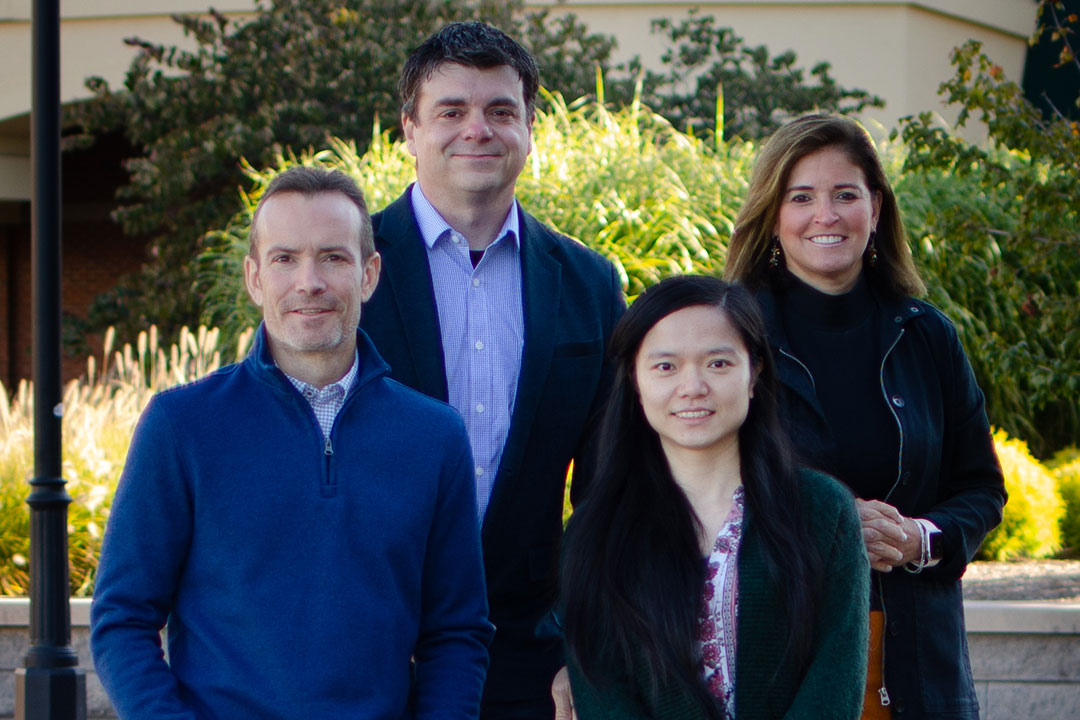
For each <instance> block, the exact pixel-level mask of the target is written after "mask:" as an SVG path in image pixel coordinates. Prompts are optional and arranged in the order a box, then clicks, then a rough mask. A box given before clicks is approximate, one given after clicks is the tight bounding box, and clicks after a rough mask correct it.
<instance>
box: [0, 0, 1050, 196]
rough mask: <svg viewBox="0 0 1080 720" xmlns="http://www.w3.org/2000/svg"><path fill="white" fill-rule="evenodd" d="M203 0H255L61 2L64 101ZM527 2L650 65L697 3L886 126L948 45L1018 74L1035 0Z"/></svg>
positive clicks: (10, 46) (7, 1) (24, 159)
mask: <svg viewBox="0 0 1080 720" xmlns="http://www.w3.org/2000/svg"><path fill="white" fill-rule="evenodd" d="M210 4H213V5H214V7H216V8H217V9H219V10H221V11H223V12H227V13H229V14H241V13H245V12H251V11H252V9H253V8H254V2H253V0H225V1H224V2H211V0H63V2H61V12H62V27H61V96H62V101H63V102H71V101H76V100H79V99H81V98H85V97H86V96H87V92H86V89H85V86H84V84H83V81H84V79H85V78H86V77H88V76H90V75H100V76H102V77H105V78H106V79H108V80H109V82H110V84H111V85H112V86H114V87H117V86H120V85H121V84H122V83H123V80H124V75H125V73H126V70H127V68H128V66H129V64H130V62H131V58H132V57H133V50H132V48H130V47H128V46H126V45H124V44H123V40H124V38H127V37H131V36H140V37H143V38H146V39H148V40H153V41H156V42H161V43H166V44H173V43H183V42H184V38H183V36H182V33H181V32H180V30H179V28H178V26H177V25H176V24H175V23H173V22H172V20H171V19H170V17H169V15H170V14H171V13H174V12H180V13H197V12H203V11H205V9H206V8H207V7H208V6H209V5H210ZM529 5H530V6H531V7H536V8H540V7H546V8H549V9H550V10H551V11H552V14H556V15H557V14H562V13H563V12H573V13H575V14H577V15H578V16H579V17H580V18H581V19H582V20H583V21H584V22H585V23H586V24H587V26H588V27H589V28H590V29H591V30H593V31H594V32H604V33H608V34H612V35H615V36H616V38H617V39H618V42H619V51H618V52H619V57H620V58H622V59H626V58H628V57H630V56H632V55H633V54H640V55H641V56H642V58H643V60H645V61H646V62H656V61H657V60H658V58H659V56H660V53H661V51H662V47H663V46H662V43H661V38H659V37H657V36H655V35H652V34H651V33H650V21H651V20H652V19H654V18H659V17H672V18H679V17H684V16H686V14H687V12H688V11H689V9H690V8H691V7H697V8H698V9H699V12H701V13H712V14H714V15H715V16H716V17H717V20H718V24H719V25H721V26H730V27H732V28H733V29H734V30H735V32H736V34H738V35H740V36H741V37H743V38H744V39H745V40H746V41H747V43H749V44H751V45H758V44H764V45H767V46H768V48H769V50H770V52H771V53H772V54H774V55H775V54H778V53H780V52H782V51H784V50H787V49H793V50H794V51H795V52H796V54H797V56H798V61H799V64H800V65H801V66H802V67H804V68H806V69H807V71H808V70H809V68H810V67H812V66H813V65H814V64H816V63H818V62H820V61H828V62H829V63H831V65H832V74H833V76H834V77H835V78H836V79H837V81H838V82H839V83H840V84H841V85H843V86H845V87H856V88H862V89H864V90H867V91H869V92H871V93H874V94H876V95H879V96H880V97H882V98H883V99H885V101H886V107H885V108H884V109H882V110H874V111H872V112H870V113H868V117H869V118H870V119H872V120H875V121H877V122H880V123H881V124H882V125H884V126H885V127H886V128H889V127H892V126H894V125H895V124H896V121H897V119H898V118H900V117H903V116H904V115H909V114H912V113H917V112H920V111H923V110H937V111H940V112H942V114H943V115H944V116H945V117H946V118H947V119H951V117H954V116H955V114H952V115H950V113H949V112H948V111H947V110H945V108H944V107H943V106H942V105H941V104H940V100H939V98H938V97H937V88H938V85H939V84H940V83H941V82H942V81H944V80H946V79H947V78H949V77H950V76H951V74H952V73H951V67H950V65H949V61H948V55H949V51H950V50H951V49H952V48H953V47H955V46H957V45H959V44H961V43H962V42H964V41H965V40H967V39H969V38H975V39H978V40H981V41H982V42H983V45H984V47H985V50H986V52H987V53H988V54H989V55H990V57H992V58H993V59H994V61H995V62H997V63H998V64H1000V65H1001V66H1002V67H1003V68H1004V70H1005V74H1006V76H1008V77H1010V78H1012V79H1014V80H1017V81H1019V79H1020V77H1021V75H1022V72H1023V62H1024V54H1025V52H1026V38H1027V35H1029V34H1030V33H1031V31H1032V29H1033V25H1034V14H1035V10H1034V7H1035V6H1034V3H1033V2H1032V0H928V1H926V2H896V1H889V0H861V1H856V0H831V1H828V2H822V1H821V0H787V1H784V2H781V1H780V0H756V1H754V2H746V1H745V0H744V1H742V2H736V1H732V0H711V1H709V2H701V3H685V2H672V1H670V0H650V1H648V2H646V1H644V0H641V1H636V0H630V1H626V0H559V1H557V2H538V1H536V0H532V1H530V2H529ZM31 7H32V0H0V68H3V70H2V71H0V201H3V200H26V199H28V198H29V192H30V188H29V185H30V184H29V172H30V164H29V142H30V141H29V123H28V120H27V115H28V113H29V111H30V104H31V35H30V19H31Z"/></svg>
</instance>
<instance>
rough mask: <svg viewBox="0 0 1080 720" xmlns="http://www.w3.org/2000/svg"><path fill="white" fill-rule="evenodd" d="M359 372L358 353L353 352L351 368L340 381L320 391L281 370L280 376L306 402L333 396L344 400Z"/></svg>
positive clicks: (356, 351)
mask: <svg viewBox="0 0 1080 720" xmlns="http://www.w3.org/2000/svg"><path fill="white" fill-rule="evenodd" d="M359 370H360V351H359V350H355V351H353V361H352V366H351V367H350V368H349V371H348V372H347V373H345V374H344V375H343V376H342V377H341V379H340V380H338V381H337V382H332V383H330V384H329V385H327V386H326V387H324V388H322V389H320V388H317V387H315V386H314V385H312V384H311V383H307V382H304V381H303V380H300V379H299V378H294V377H293V376H292V375H290V374H289V373H287V372H285V371H284V370H282V371H281V372H282V374H283V375H284V376H285V377H287V378H288V379H289V382H291V383H292V384H293V387H295V388H296V389H297V390H299V391H300V394H301V395H303V396H304V397H306V398H307V399H308V400H312V399H314V398H317V397H322V398H329V397H332V396H333V395H339V396H340V397H341V398H344V397H345V396H346V395H348V394H349V388H351V387H352V384H353V381H354V380H356V374H357V372H359Z"/></svg>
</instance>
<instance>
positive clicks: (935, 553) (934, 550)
mask: <svg viewBox="0 0 1080 720" xmlns="http://www.w3.org/2000/svg"><path fill="white" fill-rule="evenodd" d="M944 554H945V534H944V533H942V532H941V531H940V530H937V531H935V532H931V533H930V559H931V560H940V559H941V556H942V555H944Z"/></svg>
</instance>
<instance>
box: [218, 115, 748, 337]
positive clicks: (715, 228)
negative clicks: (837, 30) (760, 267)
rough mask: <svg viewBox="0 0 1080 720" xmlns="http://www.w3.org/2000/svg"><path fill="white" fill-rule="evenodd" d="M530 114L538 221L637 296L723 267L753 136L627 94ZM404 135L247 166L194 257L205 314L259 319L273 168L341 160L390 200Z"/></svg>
mask: <svg viewBox="0 0 1080 720" xmlns="http://www.w3.org/2000/svg"><path fill="white" fill-rule="evenodd" d="M546 100H547V102H546V103H545V107H546V109H545V110H538V111H537V115H536V120H535V123H534V125H533V150H532V152H531V153H530V155H529V157H528V159H527V160H526V164H525V169H524V171H523V172H522V174H521V176H520V177H519V178H518V183H517V197H518V199H519V200H520V201H521V203H522V205H523V206H524V207H525V208H526V209H527V210H528V211H529V212H530V213H532V214H533V215H535V216H536V217H537V218H538V219H539V220H540V221H541V222H544V223H546V224H548V225H550V226H551V227H553V228H555V229H556V230H558V231H559V232H561V233H563V234H565V235H568V236H569V237H571V238H574V239H575V240H578V241H580V242H582V243H584V244H585V245H587V246H589V247H591V248H593V249H594V250H596V251H598V252H600V253H601V254H603V255H605V256H606V257H608V258H609V259H610V260H611V261H612V262H613V263H614V264H615V266H616V268H618V270H619V272H620V273H621V275H622V278H623V282H624V286H625V288H626V290H627V294H628V295H629V296H630V297H631V298H633V297H634V296H636V295H637V294H638V293H640V292H641V291H642V290H644V289H645V288H646V287H648V286H649V285H652V284H654V283H656V282H657V281H659V280H661V279H663V278H665V277H667V276H669V275H673V274H677V273H691V272H692V273H711V274H719V273H720V272H721V270H722V268H723V263H724V259H725V258H726V257H727V242H728V238H729V237H730V235H731V229H732V223H733V221H734V218H735V213H736V212H737V211H738V208H739V207H740V206H741V205H742V200H743V197H744V196H745V193H746V186H747V183H748V182H749V178H750V169H751V163H752V161H753V154H754V145H753V144H751V143H744V142H742V141H734V142H730V143H728V142H725V141H723V140H720V139H718V138H716V137H712V136H710V137H709V138H707V139H701V138H697V137H694V136H692V135H688V134H686V133H683V132H680V131H678V130H676V129H675V128H674V127H672V126H671V123H669V122H668V121H667V120H665V119H664V118H663V117H661V116H660V115H658V114H656V113H654V112H652V111H650V110H648V109H647V108H645V107H644V106H642V105H641V104H640V103H637V102H633V103H631V104H630V105H628V106H626V107H624V108H622V109H620V110H611V109H608V108H607V107H606V106H605V105H604V102H603V98H602V96H601V99H600V100H599V101H584V100H582V101H578V102H575V103H570V104H567V103H566V102H565V101H564V100H563V98H562V97H561V96H560V95H558V94H546ZM414 164H415V161H414V159H413V157H412V156H411V155H410V154H409V152H408V149H407V148H406V146H405V144H404V143H403V142H400V141H393V140H391V139H390V134H389V132H387V131H382V130H381V129H380V128H379V127H378V126H377V127H376V128H375V135H374V137H373V138H372V141H371V143H370V145H369V146H368V149H367V151H366V152H365V153H364V154H363V155H360V154H359V153H358V152H357V145H356V143H354V142H349V141H345V140H340V139H335V140H332V141H331V142H330V143H329V147H328V148H326V149H324V150H320V151H307V152H304V153H301V154H300V155H299V156H297V155H293V154H286V155H278V156H277V157H276V158H275V161H274V164H273V165H272V166H271V167H269V168H264V169H257V168H254V167H251V166H250V165H248V166H245V174H246V176H247V178H248V180H249V181H250V182H251V187H250V189H249V190H248V191H247V192H246V193H243V194H242V196H241V198H240V202H241V209H240V212H239V213H238V214H237V215H236V216H235V217H234V218H233V220H232V222H231V223H229V225H228V226H227V227H226V228H225V229H223V230H220V231H217V232H213V233H210V234H209V235H208V236H207V238H206V242H205V246H206V250H205V251H204V252H203V253H202V254H201V255H200V258H199V266H200V269H199V288H200V293H201V295H202V297H203V317H202V322H203V323H204V324H206V325H208V326H212V327H219V328H221V330H222V333H223V341H226V342H227V341H228V339H229V338H232V337H235V336H236V335H237V334H238V333H239V332H241V331H242V330H243V329H244V328H248V327H251V326H253V325H255V324H256V323H257V322H258V319H259V316H258V310H257V308H256V307H255V306H254V305H253V304H252V303H251V301H250V300H249V299H248V298H247V293H246V292H245V290H244V288H243V282H242V278H243V272H242V265H243V257H244V254H245V253H247V249H248V240H247V233H248V228H249V227H250V224H251V215H252V213H253V212H254V210H255V206H256V205H257V204H258V202H259V198H260V197H261V196H262V192H263V191H264V190H265V188H266V186H267V185H268V184H269V183H270V181H271V180H273V178H274V177H275V176H276V175H278V174H279V173H281V172H283V171H284V170H286V169H288V168H289V167H292V166H294V165H320V166H323V167H328V168H333V169H339V170H342V171H343V172H345V173H347V174H349V175H351V176H352V177H353V178H355V179H356V181H357V183H358V184H359V185H360V188H361V189H362V190H363V191H364V196H365V198H366V199H367V203H368V207H369V209H371V210H372V211H375V210H377V209H380V208H383V207H385V206H386V205H388V204H390V203H391V202H392V201H393V200H395V199H396V198H397V197H398V196H399V195H400V194H401V193H402V192H403V191H404V190H405V188H406V187H408V185H409V183H410V182H412V180H413V179H414V178H415V171H414V169H413V168H414Z"/></svg>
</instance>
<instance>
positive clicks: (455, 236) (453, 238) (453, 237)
mask: <svg viewBox="0 0 1080 720" xmlns="http://www.w3.org/2000/svg"><path fill="white" fill-rule="evenodd" d="M450 239H451V240H453V241H454V244H455V245H457V244H458V243H460V242H461V238H459V237H458V236H457V235H456V234H454V233H451V234H450Z"/></svg>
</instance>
